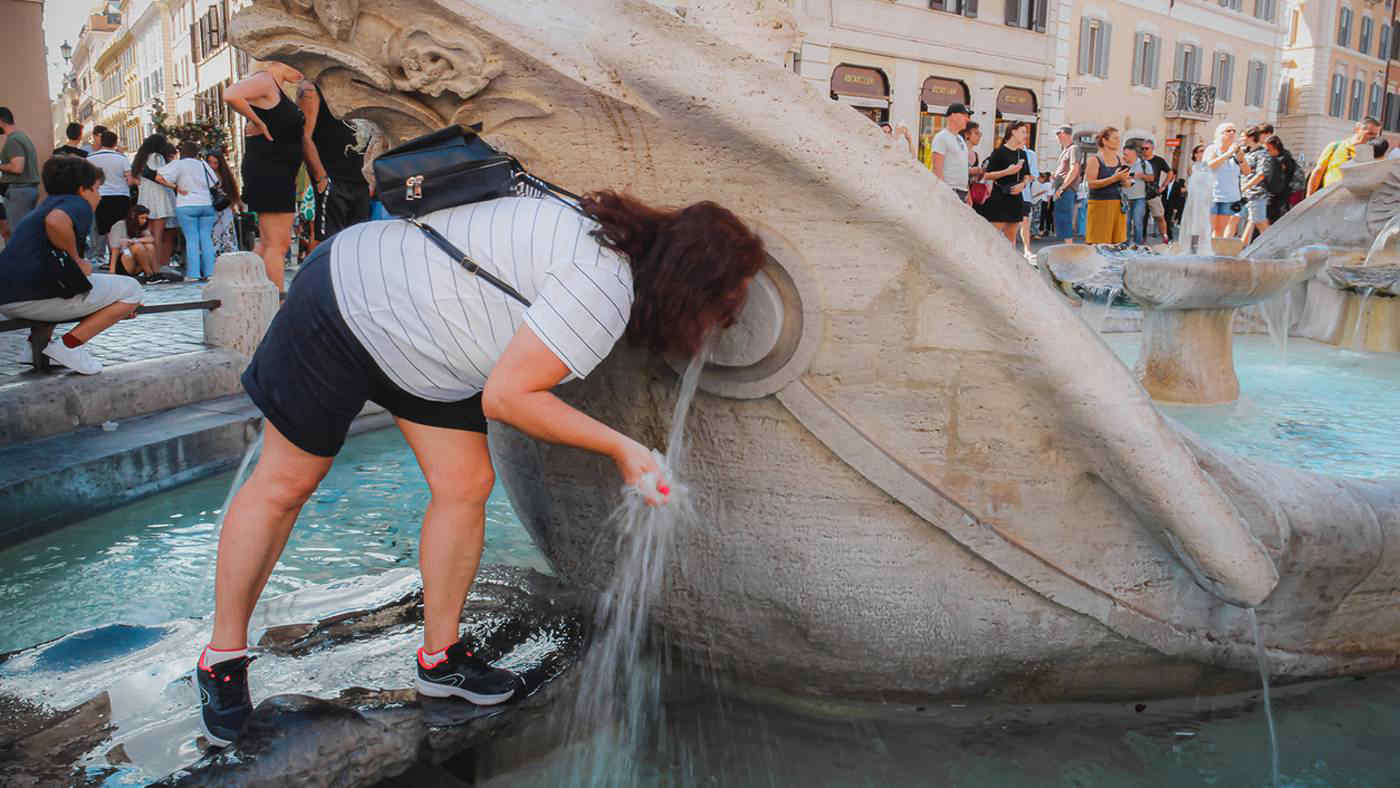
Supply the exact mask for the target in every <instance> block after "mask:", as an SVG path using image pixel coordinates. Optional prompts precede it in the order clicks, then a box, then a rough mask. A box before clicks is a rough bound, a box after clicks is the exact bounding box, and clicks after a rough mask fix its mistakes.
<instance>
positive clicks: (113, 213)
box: [96, 195, 131, 235]
mask: <svg viewBox="0 0 1400 788" xmlns="http://www.w3.org/2000/svg"><path fill="white" fill-rule="evenodd" d="M130 212H131V198H130V197H116V196H112V195H108V196H106V197H103V198H102V199H100V200H98V201H97V211H96V214H97V217H96V218H97V234H98V235H106V234H107V233H108V232H110V231H111V229H112V225H114V224H116V223H117V222H120V221H122V220H123V219H125V218H126V215H127V214H128V213H130Z"/></svg>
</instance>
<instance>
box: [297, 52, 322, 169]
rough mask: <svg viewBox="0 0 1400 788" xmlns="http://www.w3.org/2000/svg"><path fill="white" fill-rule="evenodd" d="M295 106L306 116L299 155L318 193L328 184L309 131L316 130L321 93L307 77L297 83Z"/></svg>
mask: <svg viewBox="0 0 1400 788" xmlns="http://www.w3.org/2000/svg"><path fill="white" fill-rule="evenodd" d="M297 106H298V107H301V114H302V115H304V116H306V122H305V123H303V124H301V155H302V157H303V158H305V159H306V172H307V173H308V174H309V175H310V176H311V183H312V185H313V187H314V188H315V189H316V192H317V193H318V194H319V193H321V192H323V191H325V186H323V185H322V184H327V185H328V184H329V179H328V178H327V176H326V166H325V165H324V164H322V163H321V153H320V151H318V150H316V143H315V142H312V140H311V132H313V131H315V130H316V114H317V113H318V112H320V111H321V94H320V93H318V92H316V85H315V83H313V82H312V81H311V80H309V79H303V80H302V81H301V82H300V83H299V84H298V85H297Z"/></svg>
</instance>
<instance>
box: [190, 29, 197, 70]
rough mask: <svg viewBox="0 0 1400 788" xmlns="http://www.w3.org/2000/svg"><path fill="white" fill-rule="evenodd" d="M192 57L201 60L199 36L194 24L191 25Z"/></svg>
mask: <svg viewBox="0 0 1400 788" xmlns="http://www.w3.org/2000/svg"><path fill="white" fill-rule="evenodd" d="M190 57H191V58H193V59H194V61H195V62H196V63H198V62H199V36H198V33H197V31H196V30H195V26H194V25H190Z"/></svg>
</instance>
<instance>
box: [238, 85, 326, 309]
mask: <svg viewBox="0 0 1400 788" xmlns="http://www.w3.org/2000/svg"><path fill="white" fill-rule="evenodd" d="M302 79H303V77H302V74H301V72H300V71H297V70H296V69H294V68H292V67H291V66H289V65H286V64H285V63H265V64H264V65H263V68H262V70H261V71H259V72H258V73H256V74H253V75H252V76H250V77H248V78H246V79H243V80H241V81H239V82H236V83H234V84H233V85H231V86H229V88H228V89H226V90H225V91H224V102H225V103H227V104H228V105H229V106H230V107H233V109H234V110H235V111H236V112H238V114H240V115H242V116H243V117H245V118H247V119H248V124H247V125H246V126H245V127H244V129H243V133H244V135H245V137H244V142H245V143H246V145H247V147H246V148H245V150H244V153H243V167H242V175H243V202H244V204H245V205H247V206H248V210H250V211H256V212H257V214H258V242H257V244H256V245H255V246H254V247H253V251H254V252H256V253H257V254H258V255H259V256H260V257H262V259H263V265H264V266H265V267H266V268H267V278H268V279H271V280H272V283H273V284H275V285H277V289H278V290H286V287H285V286H284V285H283V279H282V266H283V264H284V263H285V261H286V258H287V249H288V248H290V247H291V245H292V219H293V218H294V217H295V215H296V214H295V211H296V199H297V195H296V190H297V171H298V170H300V169H301V158H302V152H301V136H302V127H303V126H304V125H305V123H306V118H305V117H304V116H303V115H302V112H301V110H300V109H299V108H298V107H297V105H296V102H294V101H292V100H291V99H289V98H287V94H286V93H285V92H283V90H282V86H283V85H296V84H298V83H299V82H301V81H302Z"/></svg>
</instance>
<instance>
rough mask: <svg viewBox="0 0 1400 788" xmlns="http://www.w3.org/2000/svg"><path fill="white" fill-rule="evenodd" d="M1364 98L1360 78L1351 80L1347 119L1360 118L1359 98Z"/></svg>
mask: <svg viewBox="0 0 1400 788" xmlns="http://www.w3.org/2000/svg"><path fill="white" fill-rule="evenodd" d="M1363 98H1365V96H1364V94H1363V88H1362V87H1361V80H1359V79H1353V80H1352V81H1351V108H1350V109H1349V110H1348V111H1347V120H1361V100H1362V99H1363Z"/></svg>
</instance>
